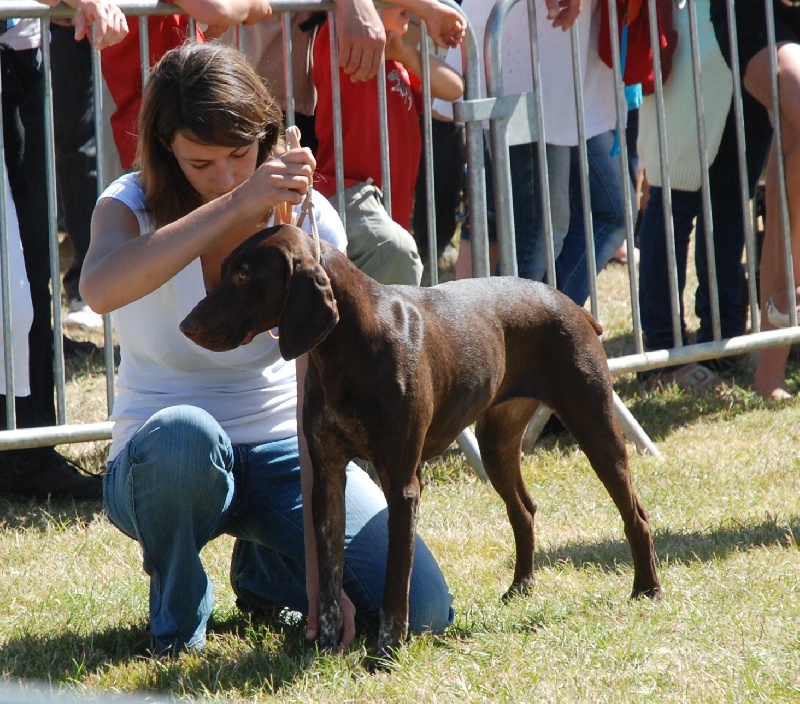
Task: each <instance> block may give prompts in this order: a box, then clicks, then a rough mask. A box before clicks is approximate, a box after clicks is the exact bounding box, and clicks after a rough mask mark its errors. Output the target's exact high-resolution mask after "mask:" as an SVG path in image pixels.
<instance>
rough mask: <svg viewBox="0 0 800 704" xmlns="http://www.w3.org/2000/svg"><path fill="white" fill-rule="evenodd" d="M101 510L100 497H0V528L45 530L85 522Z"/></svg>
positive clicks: (93, 517) (97, 514) (1, 529)
mask: <svg viewBox="0 0 800 704" xmlns="http://www.w3.org/2000/svg"><path fill="white" fill-rule="evenodd" d="M102 513H103V503H102V502H101V501H74V500H73V499H61V500H57V499H50V500H46V501H45V500H42V501H38V500H35V499H30V500H24V501H23V500H20V501H14V500H10V499H4V498H0V531H12V530H34V531H41V532H45V531H47V530H48V529H50V528H52V527H53V525H54V524H55V525H58V526H62V527H67V526H71V525H85V524H87V523H90V522H91V521H93V520H94V519H95V518H96V517H97V516H99V515H100V514H102Z"/></svg>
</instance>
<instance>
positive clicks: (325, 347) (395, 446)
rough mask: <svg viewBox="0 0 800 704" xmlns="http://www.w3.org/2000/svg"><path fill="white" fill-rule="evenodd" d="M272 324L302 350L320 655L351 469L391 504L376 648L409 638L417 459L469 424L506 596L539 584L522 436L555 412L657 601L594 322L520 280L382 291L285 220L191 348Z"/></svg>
mask: <svg viewBox="0 0 800 704" xmlns="http://www.w3.org/2000/svg"><path fill="white" fill-rule="evenodd" d="M275 326H277V327H278V328H279V329H280V341H279V344H280V350H281V354H282V355H283V357H284V358H285V359H294V358H296V357H298V356H299V355H302V354H304V353H306V352H308V357H309V364H308V374H307V385H306V396H305V404H304V413H303V428H304V430H305V436H306V438H307V440H308V445H309V450H310V453H311V460H312V464H313V471H314V487H313V500H312V510H313V517H314V527H315V533H316V539H317V545H318V550H317V553H318V555H319V576H320V605H319V609H320V610H319V614H320V647H321V648H323V649H325V650H330V649H334V648H335V647H336V646H337V645H338V643H339V638H340V635H341V628H342V613H341V610H340V607H339V594H340V592H341V585H342V565H343V561H344V482H345V465H346V464H347V462H348V461H350V460H351V459H353V458H354V457H361V458H365V459H369V460H371V461H372V463H373V464H374V465H375V469H376V471H377V473H378V476H379V477H380V481H381V486H382V487H383V491H384V493H385V494H386V498H387V501H388V504H389V551H390V555H391V559H389V560H388V561H387V567H386V591H385V593H384V597H383V604H382V609H381V624H380V631H379V639H378V649H379V654H380V655H381V656H386V655H388V654H389V652H390V650H391V649H392V648H394V647H396V646H397V645H398V644H399V643H400V641H401V640H403V639H404V638H405V637H406V635H407V631H408V590H409V581H410V574H411V564H412V559H413V545H414V540H413V536H414V533H415V526H416V519H417V508H418V504H419V499H420V492H421V490H422V473H421V463H422V461H423V460H425V459H428V458H430V457H435V456H437V455H440V454H442V453H443V452H444V451H445V450H446V449H447V448H448V447H449V446H450V444H451V443H452V442H453V440H454V439H455V438H456V437H457V436H458V434H459V433H460V432H461V431H462V430H463V429H464V428H465V427H467V426H468V425H469V424H470V423H472V422H473V421H475V420H477V426H476V431H475V434H476V436H477V439H478V443H479V445H480V449H481V456H482V459H483V463H484V465H485V468H486V473H487V474H488V476H489V478H490V480H491V482H492V484H493V486H494V487H495V489H496V490H497V492H498V493H499V494H500V496H501V497H502V498H503V501H505V504H506V509H507V511H508V517H509V520H510V521H511V526H512V528H513V531H514V539H515V542H516V552H517V559H516V567H515V570H514V579H513V581H512V583H511V587H510V588H509V590H508V592H506V594H505V597H504V598H507V597H509V596H511V595H513V594H515V593H517V592H527V591H528V590H529V589H530V588H531V587H532V585H533V581H534V576H533V553H534V514H535V512H536V503H535V502H534V500H533V499H532V498H531V496H530V494H529V493H528V491H527V489H526V487H525V484H524V482H523V480H522V476H521V473H520V441H521V438H522V434H523V432H524V430H525V427H526V425H527V423H528V421H529V420H530V418H531V416H532V415H533V412H534V411H535V410H536V408H537V406H538V404H539V403H544V404H547V406H549V407H550V408H551V409H552V410H553V411H554V412H555V413H556V415H557V416H558V417H559V418H560V419H561V421H562V422H563V423H564V425H565V426H566V427H567V429H568V430H569V431H570V432H571V433H572V435H573V436H574V437H575V439H576V440H577V441H578V444H579V445H580V447H581V449H582V450H583V451H584V452H585V453H586V455H587V457H588V458H589V461H590V462H591V464H592V467H593V468H594V470H595V472H596V473H597V475H598V477H599V478H600V480H601V481H602V482H603V484H604V485H605V487H606V489H607V490H608V493H609V494H610V495H611V498H612V499H613V500H614V503H615V504H616V506H617V508H618V509H619V512H620V514H621V516H622V520H623V522H624V525H625V535H626V536H627V538H628V542H629V544H630V548H631V553H632V554H633V568H634V579H633V593H632V596H635V597H636V596H641V595H644V596H648V597H659V596H660V594H661V585H660V583H659V580H658V575H657V574H656V568H655V557H654V552H653V542H652V540H651V537H650V527H649V524H648V519H647V512H646V511H645V509H644V508H643V507H642V505H641V504H640V503H639V500H638V499H637V498H636V494H635V493H634V491H633V488H632V486H631V476H630V470H629V468H628V456H627V451H626V448H625V441H624V439H623V437H622V434H621V433H620V430H619V428H618V427H617V424H616V420H615V417H614V413H613V410H612V405H613V400H612V384H611V376H610V374H609V371H608V365H607V362H606V356H605V352H604V350H603V347H602V345H601V344H600V341H599V339H598V335H599V334H600V333H601V332H602V329H601V328H600V326H599V324H598V323H597V322H596V321H595V320H594V318H592V316H591V315H590V314H589V313H588V312H587V311H586V310H584V309H583V308H581V307H579V306H577V305H576V304H575V303H573V302H572V301H571V300H570V299H568V298H567V297H566V296H564V295H562V294H561V293H559V292H558V291H555V290H553V289H552V288H550V287H549V286H546V285H545V284H541V283H535V282H532V281H527V280H524V279H518V278H514V277H495V278H491V279H469V280H464V281H455V282H451V283H446V284H443V285H441V286H435V287H432V288H416V287H413V286H383V285H381V284H379V283H377V282H375V281H374V280H372V279H370V278H369V277H367V276H366V275H365V274H363V273H362V272H361V271H359V270H358V269H357V268H356V267H355V266H354V265H353V264H352V263H351V262H350V261H349V260H348V259H347V257H346V256H344V255H343V254H341V253H340V252H338V251H336V250H335V249H334V248H333V247H331V246H329V245H327V244H326V243H324V242H323V243H322V251H321V261H319V262H317V261H316V260H315V257H314V242H313V241H312V239H311V238H310V237H309V236H308V235H307V234H306V233H304V232H303V231H302V230H299V229H298V228H296V227H293V226H291V225H283V226H280V227H274V228H269V229H267V230H264V231H262V232H261V233H259V234H257V235H255V236H253V237H252V238H250V239H249V240H248V241H246V242H245V243H244V244H242V245H241V246H240V247H238V248H237V249H236V250H235V251H234V252H233V253H232V254H231V255H230V256H229V257H228V258H227V260H226V261H225V263H224V264H223V267H222V280H221V282H220V284H219V286H217V288H216V289H214V291H213V292H212V293H210V294H209V295H208V296H207V297H206V298H205V299H203V300H202V301H201V302H200V303H198V305H197V306H196V307H195V309H194V310H193V311H192V312H191V313H190V314H189V315H188V316H187V317H186V319H185V320H184V321H183V322H182V323H181V330H182V331H183V332H184V334H186V335H187V336H188V337H190V338H191V339H192V340H194V341H195V342H196V343H197V344H199V345H201V346H203V347H207V348H208V349H212V350H228V349H232V348H234V347H237V346H238V345H240V344H243V343H246V342H249V341H250V340H251V339H252V337H253V335H254V334H258V333H262V332H265V331H266V330H270V329H272V328H273V327H275Z"/></svg>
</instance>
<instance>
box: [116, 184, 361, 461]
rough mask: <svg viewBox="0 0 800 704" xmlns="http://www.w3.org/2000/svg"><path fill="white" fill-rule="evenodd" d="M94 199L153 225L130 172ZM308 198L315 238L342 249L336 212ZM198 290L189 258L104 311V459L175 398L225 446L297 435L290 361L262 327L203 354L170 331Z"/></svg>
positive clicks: (197, 271)
mask: <svg viewBox="0 0 800 704" xmlns="http://www.w3.org/2000/svg"><path fill="white" fill-rule="evenodd" d="M100 197H101V198H115V199H117V200H119V201H121V202H123V203H125V205H127V206H128V207H129V208H130V209H131V210H132V211H133V212H134V214H135V215H136V217H137V219H138V221H139V227H140V231H141V232H143V233H144V232H150V231H152V230H153V227H152V225H151V223H150V220H149V218H148V216H147V213H146V212H145V210H144V192H143V191H142V189H141V187H140V185H139V179H138V174H136V173H131V174H126V175H124V176H122V177H121V178H119V179H117V180H116V181H114V183H112V184H111V185H110V186H109V187H108V188H107V189H106V190H105V192H104V193H103V194H102V195H101V196H100ZM313 203H314V210H315V215H316V219H317V226H318V228H319V234H320V237H321V238H322V239H325V240H327V241H328V242H330V243H331V244H333V245H334V246H335V247H337V248H338V249H339V250H341V251H344V249H345V247H346V244H347V239H346V236H345V233H344V228H343V227H342V223H341V220H340V219H339V216H338V215H337V213H336V211H335V210H334V209H333V207H332V206H331V205H330V203H328V201H326V200H325V198H323V197H322V196H320V195H318V194H317V193H316V192H314V200H313ZM298 213H299V206H298ZM308 227H309V223H308V220H306V223H304V228H305V229H308ZM205 294H206V291H205V286H204V283H203V272H202V269H201V265H200V260H199V259H196V260H194V261H193V262H191V263H190V264H189V265H188V266H187V267H186V268H184V269H183V270H182V271H180V272H179V273H178V274H177V275H176V276H175V277H173V278H172V279H171V280H170V281H168V282H167V283H165V284H164V285H163V286H161V288H159V289H157V290H155V291H153V292H152V293H150V294H148V295H147V296H144V297H143V298H140V299H139V300H137V301H134V302H132V303H129V304H128V305H126V306H123V307H122V308H119V309H117V310H115V311H113V312H112V314H111V319H112V322H113V324H114V329H115V330H116V333H117V337H118V339H119V344H120V350H121V360H120V365H119V375H118V378H117V396H116V400H115V402H114V409H113V412H112V413H111V420H113V421H114V428H113V431H112V443H111V448H110V450H109V460H111V459H113V458H114V457H115V456H116V455H117V454H118V453H119V452H120V451H121V450H122V448H123V447H124V446H125V444H126V443H127V442H128V440H130V439H131V437H132V436H133V434H134V433H135V432H136V431H137V430H138V429H139V428H140V427H141V426H142V424H143V423H144V422H145V421H146V420H147V419H148V418H150V417H151V416H152V415H153V414H154V413H155V412H157V411H159V410H161V409H163V408H166V407H168V406H174V405H177V404H190V405H193V406H197V407H199V408H202V409H204V410H206V411H208V412H209V413H210V414H211V415H212V416H213V417H214V418H216V420H217V421H218V422H219V423H220V425H221V426H222V428H223V430H225V432H226V433H227V434H228V436H229V437H230V439H231V442H232V443H233V444H240V443H245V444H246V443H259V442H268V441H271V440H279V439H282V438H286V437H290V436H292V435H296V434H297V423H296V404H297V384H296V379H295V364H294V362H293V361H292V362H286V361H284V360H283V358H282V357H281V356H280V353H279V351H278V342H277V341H276V340H274V339H272V338H271V337H270V336H269V335H268V334H267V333H263V334H261V335H257V336H256V337H255V338H254V339H253V341H252V342H250V343H249V344H247V345H244V346H242V347H239V348H237V349H235V350H231V351H229V352H211V351H209V350H206V349H204V348H202V347H199V346H198V345H196V344H194V343H193V342H192V341H191V340H189V339H188V338H187V337H185V336H184V335H183V334H182V333H181V331H180V330H179V329H178V325H179V323H180V322H181V320H183V319H184V317H186V315H187V314H188V313H189V311H190V310H191V309H192V308H193V307H194V306H195V305H196V304H197V302H198V301H199V300H200V299H202V298H204V297H205Z"/></svg>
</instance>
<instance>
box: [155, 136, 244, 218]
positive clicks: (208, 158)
mask: <svg viewBox="0 0 800 704" xmlns="http://www.w3.org/2000/svg"><path fill="white" fill-rule="evenodd" d="M170 148H171V150H172V153H173V154H174V155H175V159H176V160H177V161H178V166H180V167H181V171H183V174H184V176H186V180H187V181H189V183H190V184H191V186H192V188H194V189H195V190H196V191H197V192H198V193H199V194H200V197H201V198H202V199H203V202H204V203H208V202H209V201H212V200H214V199H215V198H219V197H220V196H223V195H225V194H226V193H230V192H231V191H232V190H233V189H234V188H236V187H237V186H238V185H240V184H242V183H244V182H245V181H246V180H247V179H248V178H250V176H252V175H253V173H254V172H255V170H256V161H257V159H258V142H253V143H252V144H250V145H249V146H244V147H221V146H214V145H211V144H202V143H200V142H196V141H193V140H191V139H189V138H187V137H186V136H185V135H184V134H182V133H180V132H178V133H177V134H176V135H175V139H173V140H172V144H171V145H170Z"/></svg>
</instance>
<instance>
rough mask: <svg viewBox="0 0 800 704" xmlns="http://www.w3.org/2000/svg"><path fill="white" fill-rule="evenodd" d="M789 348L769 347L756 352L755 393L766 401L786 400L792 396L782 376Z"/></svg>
mask: <svg viewBox="0 0 800 704" xmlns="http://www.w3.org/2000/svg"><path fill="white" fill-rule="evenodd" d="M789 349H790V348H789V347H770V348H768V349H764V350H761V351H760V352H759V354H758V365H757V366H756V371H755V386H756V393H757V394H758V395H759V396H760V397H761V398H763V399H765V400H767V401H786V400H788V399H790V398H792V395H791V394H790V393H789V389H788V388H787V386H786V380H785V378H784V374H785V372H786V362H787V361H788V359H789Z"/></svg>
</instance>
